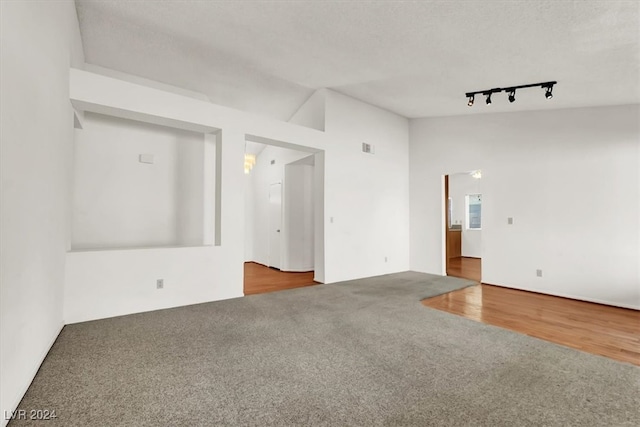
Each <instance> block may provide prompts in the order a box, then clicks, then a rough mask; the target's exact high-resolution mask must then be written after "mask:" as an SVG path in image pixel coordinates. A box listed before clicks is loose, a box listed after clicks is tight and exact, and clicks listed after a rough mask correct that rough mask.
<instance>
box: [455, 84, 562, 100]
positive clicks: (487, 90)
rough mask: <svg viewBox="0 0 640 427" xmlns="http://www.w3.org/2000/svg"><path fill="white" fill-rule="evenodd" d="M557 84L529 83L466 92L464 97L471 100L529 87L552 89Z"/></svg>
mask: <svg viewBox="0 0 640 427" xmlns="http://www.w3.org/2000/svg"><path fill="white" fill-rule="evenodd" d="M557 83H558V82H556V81H552V82H542V83H531V84H528V85H518V86H509V87H505V88H501V87H495V88H493V89H486V90H478V91H475V92H467V93H465V96H466V97H467V98H471V97H473V96H475V95H478V94H482V95H491V94H492V93H500V92H513V91H515V90H517V89H525V88H529V87H541V88H543V89H547V90H548V89H553V85H555V84H557Z"/></svg>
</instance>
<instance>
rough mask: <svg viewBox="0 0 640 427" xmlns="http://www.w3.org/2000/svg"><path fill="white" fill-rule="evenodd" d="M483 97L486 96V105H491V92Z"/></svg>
mask: <svg viewBox="0 0 640 427" xmlns="http://www.w3.org/2000/svg"><path fill="white" fill-rule="evenodd" d="M484 95H486V96H487V100H486V101H485V102H486V103H487V105H491V92H487V93H485V94H484Z"/></svg>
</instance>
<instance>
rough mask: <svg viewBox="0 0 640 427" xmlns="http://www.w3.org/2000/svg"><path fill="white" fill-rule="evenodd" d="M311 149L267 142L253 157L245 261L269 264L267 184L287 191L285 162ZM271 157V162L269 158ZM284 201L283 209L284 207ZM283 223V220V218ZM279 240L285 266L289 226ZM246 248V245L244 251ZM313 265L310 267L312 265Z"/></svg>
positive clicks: (291, 160)
mask: <svg viewBox="0 0 640 427" xmlns="http://www.w3.org/2000/svg"><path fill="white" fill-rule="evenodd" d="M310 155H311V154H310V153H305V152H302V151H297V150H290V149H286V148H281V147H274V146H266V147H265V149H264V150H262V152H260V154H258V156H257V158H256V165H255V166H254V168H253V170H252V171H251V173H250V175H249V187H250V188H251V189H250V191H249V192H250V193H251V194H252V198H251V199H250V200H247V205H246V206H245V212H247V214H246V215H247V218H251V220H252V221H247V226H246V228H247V231H249V230H251V231H252V234H251V235H248V234H247V235H245V239H246V240H245V242H246V245H247V246H249V247H250V248H251V249H249V250H248V253H251V254H252V257H251V258H250V259H245V260H246V261H254V262H257V263H259V264H263V265H268V264H269V230H268V227H267V222H268V218H269V186H270V185H271V184H275V183H278V182H279V183H282V184H283V194H284V193H285V192H286V191H287V190H286V188H287V183H286V182H285V166H286V165H287V164H289V163H292V162H295V161H296V160H300V159H302V158H305V157H309V156H310ZM272 161H274V162H275V163H274V164H271V162H272ZM286 209H287V208H286V207H285V205H284V203H283V210H284V211H286ZM283 224H284V222H283ZM281 234H282V237H281V239H282V242H281V249H282V253H281V262H282V269H283V270H288V269H289V264H290V261H289V259H288V257H289V256H290V253H289V252H288V251H287V246H286V245H285V244H284V241H285V240H287V239H288V237H289V233H288V230H286V231H285V229H284V228H283V230H282V233H281ZM246 252H247V249H245V253H246ZM312 269H313V268H312Z"/></svg>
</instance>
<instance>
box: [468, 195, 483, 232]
mask: <svg viewBox="0 0 640 427" xmlns="http://www.w3.org/2000/svg"><path fill="white" fill-rule="evenodd" d="M465 199H466V200H465V201H466V205H467V230H480V228H481V225H482V194H467V196H466V198H465Z"/></svg>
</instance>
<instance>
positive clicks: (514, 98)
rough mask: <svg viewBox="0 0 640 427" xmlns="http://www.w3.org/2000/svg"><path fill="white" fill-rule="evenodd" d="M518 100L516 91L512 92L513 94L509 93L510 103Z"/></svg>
mask: <svg viewBox="0 0 640 427" xmlns="http://www.w3.org/2000/svg"><path fill="white" fill-rule="evenodd" d="M515 100H516V91H515V90H512V91H511V92H509V102H513V101H515Z"/></svg>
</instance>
